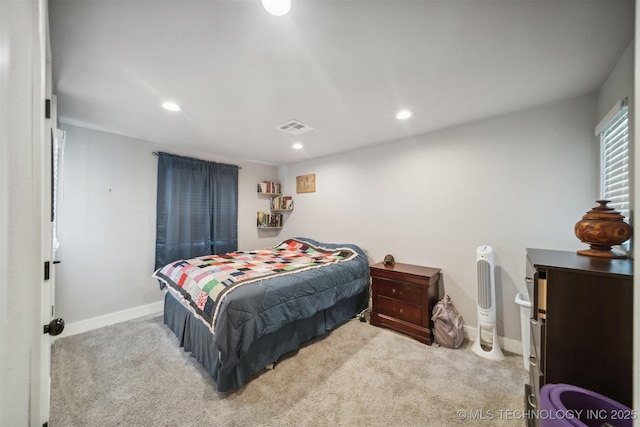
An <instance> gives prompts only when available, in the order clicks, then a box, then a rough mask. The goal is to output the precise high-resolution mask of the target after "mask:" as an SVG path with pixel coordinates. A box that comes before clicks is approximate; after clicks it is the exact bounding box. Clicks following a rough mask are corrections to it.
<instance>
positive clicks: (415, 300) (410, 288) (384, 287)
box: [373, 277, 422, 304]
mask: <svg viewBox="0 0 640 427" xmlns="http://www.w3.org/2000/svg"><path fill="white" fill-rule="evenodd" d="M373 286H375V287H376V294H377V295H383V296H387V297H389V298H394V299H397V300H400V301H404V302H408V303H412V304H420V301H421V292H422V288H421V287H419V286H414V285H410V284H407V283H402V282H398V281H396V280H386V279H379V278H377V277H374V278H373Z"/></svg>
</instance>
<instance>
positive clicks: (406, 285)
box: [370, 262, 441, 344]
mask: <svg viewBox="0 0 640 427" xmlns="http://www.w3.org/2000/svg"><path fill="white" fill-rule="evenodd" d="M370 271H371V298H372V311H371V324H372V325H375V326H384V327H387V328H391V329H395V330H396V331H400V332H403V333H405V334H407V335H409V336H411V337H413V338H415V339H417V340H418V341H421V342H423V343H426V344H431V343H432V341H433V335H432V333H431V330H432V327H433V321H432V320H431V313H432V311H433V306H434V305H435V304H436V303H437V302H438V300H439V295H438V293H439V281H440V277H441V275H440V269H439V268H431V267H423V266H419V265H411V264H402V263H395V264H392V265H386V264H384V263H381V262H379V263H377V264H374V265H372V266H370Z"/></svg>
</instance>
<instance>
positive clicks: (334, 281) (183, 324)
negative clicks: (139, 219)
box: [153, 237, 369, 392]
mask: <svg viewBox="0 0 640 427" xmlns="http://www.w3.org/2000/svg"><path fill="white" fill-rule="evenodd" d="M153 277H155V278H157V279H158V281H159V283H160V288H161V289H162V290H163V291H164V292H165V300H164V323H165V324H166V325H167V326H168V327H169V329H171V331H173V333H174V334H175V335H176V337H177V338H178V342H179V345H180V346H182V347H183V348H184V350H185V351H187V352H190V353H191V355H192V356H193V357H195V358H196V359H197V360H198V361H199V362H200V364H201V365H202V366H203V367H204V368H205V369H206V370H207V371H208V372H209V374H210V375H211V377H212V378H213V379H214V381H215V382H216V386H217V389H218V391H220V392H227V391H230V390H234V389H238V388H241V387H242V386H244V385H245V384H246V382H247V381H249V380H250V379H251V378H252V377H254V376H255V375H256V374H257V373H259V372H261V371H262V370H263V369H265V368H266V367H267V366H268V365H270V364H273V363H275V362H277V361H278V359H279V358H280V357H281V356H283V355H284V354H286V353H289V352H292V351H294V350H296V349H298V348H299V347H300V346H301V345H302V344H303V343H305V342H306V341H308V340H310V339H312V338H316V337H321V336H324V335H326V334H327V333H328V332H329V331H331V330H333V329H335V328H336V327H338V326H340V325H341V324H343V323H344V322H346V321H347V320H349V319H351V318H353V317H354V316H356V315H357V314H358V313H360V312H361V311H362V310H364V309H366V307H367V306H368V302H369V263H368V261H367V257H366V255H365V254H364V252H363V251H362V249H361V248H359V247H358V246H356V245H353V244H335V243H321V242H318V241H316V240H313V239H309V238H301V237H296V238H291V239H287V240H285V241H283V242H281V243H279V244H278V245H276V246H274V247H272V248H267V249H260V250H255V251H237V252H232V253H228V254H223V255H209V256H204V257H198V258H194V259H190V260H178V261H175V262H172V263H170V264H167V265H166V266H164V267H162V268H160V269H158V270H156V271H155V272H154V273H153Z"/></svg>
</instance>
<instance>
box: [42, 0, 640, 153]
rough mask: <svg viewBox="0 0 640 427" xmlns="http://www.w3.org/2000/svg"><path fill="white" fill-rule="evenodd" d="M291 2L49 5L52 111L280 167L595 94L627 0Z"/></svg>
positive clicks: (624, 31)
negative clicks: (280, 9) (293, 125)
mask: <svg viewBox="0 0 640 427" xmlns="http://www.w3.org/2000/svg"><path fill="white" fill-rule="evenodd" d="M293 2H294V9H293V12H292V13H290V14H289V15H288V16H285V17H274V16H271V15H269V14H268V13H267V12H266V11H265V10H264V9H263V8H262V7H261V4H260V0H226V1H223V0H200V1H195V0H108V1H107V0H50V2H49V13H50V27H51V28H50V31H51V45H52V58H53V59H52V62H53V80H54V92H55V93H56V94H57V96H58V108H59V119H60V121H62V122H64V123H68V124H73V125H78V126H83V127H88V128H92V129H98V130H104V131H108V132H112V133H117V134H122V135H127V136H131V137H135V138H139V139H143V140H148V141H154V142H157V143H161V144H168V145H172V146H178V147H188V148H189V149H190V150H191V149H196V150H198V149H203V150H206V151H208V152H214V153H219V154H220V155H224V156H228V157H233V158H238V159H243V160H251V161H259V162H266V163H270V164H287V163H293V162H297V161H301V160H306V159H309V158H316V157H320V156H324V155H328V154H333V153H337V152H341V151H346V150H351V149H355V148H359V147H363V146H366V145H371V144H378V143H381V142H386V141H393V140H396V139H400V138H404V137H407V136H412V135H417V134H422V133H427V132H431V131H434V130H438V129H443V128H446V127H449V126H454V125H458V124H460V123H464V122H469V121H474V120H479V119H483V118H487V117H491V116H495V115H499V114H502V113H505V112H508V111H514V110H519V109H523V108H527V107H530V106H534V105H540V104H544V103H548V102H553V101H556V100H561V99H567V98H571V97H575V96H580V95H584V94H590V93H594V92H595V91H597V89H598V88H599V87H600V85H601V84H602V83H603V81H604V79H605V78H606V76H607V75H608V73H609V72H610V71H611V69H612V67H613V66H614V65H615V63H616V61H617V60H618V58H619V57H620V56H621V54H622V53H623V52H624V50H625V49H626V48H627V47H628V45H629V43H630V42H631V41H632V40H633V31H634V29H633V27H634V20H633V16H634V2H633V1H632V0H624V1H623V0H601V1H588V0H504V1H488V0H468V1H461V0H442V1H433V0H413V1H403V0H388V1H383V0H293ZM167 99H171V100H174V101H176V102H178V103H179V104H181V105H182V106H183V108H184V110H183V111H182V112H181V113H170V112H167V111H165V110H163V109H162V108H161V107H160V104H161V103H162V102H163V101H164V100H167ZM402 108H408V109H411V110H413V111H414V113H415V116H414V117H413V118H411V119H409V120H406V121H398V120H396V119H395V117H394V116H395V113H396V112H397V111H398V110H399V109H402ZM291 119H296V120H298V121H301V122H302V123H305V124H307V125H309V126H311V127H313V128H314V130H312V131H311V132H308V133H305V134H302V135H300V136H297V137H296V136H292V135H288V134H285V133H283V132H281V131H279V130H277V129H275V127H276V126H277V125H280V124H283V123H285V122H287V121H289V120H291ZM594 120H595V118H594ZM295 141H299V142H301V143H302V144H304V149H302V150H298V151H296V150H293V149H292V148H291V145H292V143H293V142H295Z"/></svg>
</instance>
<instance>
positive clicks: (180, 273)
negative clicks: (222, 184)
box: [153, 239, 366, 332]
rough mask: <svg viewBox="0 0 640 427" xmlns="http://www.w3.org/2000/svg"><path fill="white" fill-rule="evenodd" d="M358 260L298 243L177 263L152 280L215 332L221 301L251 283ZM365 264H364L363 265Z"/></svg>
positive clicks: (342, 251)
mask: <svg viewBox="0 0 640 427" xmlns="http://www.w3.org/2000/svg"><path fill="white" fill-rule="evenodd" d="M357 256H359V254H358V252H356V251H355V250H354V249H352V248H349V247H340V248H324V247H321V246H317V245H314V244H312V243H310V242H308V241H304V240H300V239H288V240H285V241H283V242H282V243H280V244H279V245H277V246H275V247H273V248H269V249H264V250H256V251H250V252H247V251H237V252H231V253H227V254H223V255H207V256H202V257H198V258H193V259H188V260H179V261H175V262H173V263H171V264H168V265H166V266H164V267H162V268H160V269H158V270H157V271H156V272H155V273H154V274H153V277H155V278H157V279H158V280H159V281H160V287H161V289H164V288H165V287H167V286H168V287H170V288H171V290H172V291H173V292H174V293H177V294H178V295H179V296H180V297H181V298H182V300H183V301H184V302H186V303H188V305H189V306H190V307H191V308H192V310H193V311H194V312H195V313H196V315H197V316H198V317H200V318H201V319H202V320H203V321H204V322H206V323H207V324H208V325H209V326H210V328H211V330H212V332H215V329H216V325H217V319H218V316H219V313H220V311H221V307H222V305H223V301H224V300H225V299H226V298H227V297H228V296H229V295H230V294H231V293H232V292H234V291H236V290H237V289H238V288H240V287H242V286H244V285H248V284H251V283H260V282H262V281H263V280H266V279H271V278H275V277H279V276H285V275H289V274H292V273H298V272H302V271H306V270H311V269H320V268H323V267H326V266H330V265H334V264H338V263H342V262H345V261H349V260H352V259H354V258H355V257H357ZM365 263H366V261H365Z"/></svg>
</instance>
